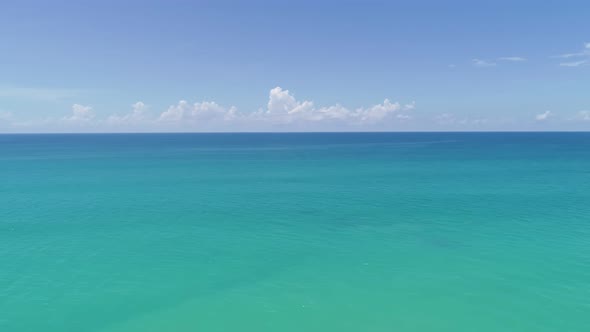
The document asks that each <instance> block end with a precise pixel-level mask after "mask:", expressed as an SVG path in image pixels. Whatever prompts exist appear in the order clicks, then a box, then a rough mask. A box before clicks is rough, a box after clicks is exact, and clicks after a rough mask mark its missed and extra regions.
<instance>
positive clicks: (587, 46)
mask: <svg viewBox="0 0 590 332" xmlns="http://www.w3.org/2000/svg"><path fill="white" fill-rule="evenodd" d="M554 58H560V59H572V58H580V60H576V61H570V62H561V63H560V64H559V65H560V66H561V67H579V66H583V65H586V64H587V63H588V62H589V61H590V43H584V47H583V48H582V50H581V51H579V52H574V53H566V54H561V55H557V56H554Z"/></svg>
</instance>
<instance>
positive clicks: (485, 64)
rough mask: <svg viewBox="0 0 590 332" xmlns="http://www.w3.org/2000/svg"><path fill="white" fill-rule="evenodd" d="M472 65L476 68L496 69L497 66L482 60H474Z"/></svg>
mask: <svg viewBox="0 0 590 332" xmlns="http://www.w3.org/2000/svg"><path fill="white" fill-rule="evenodd" d="M471 63H472V64H473V65H474V66H475V67H494V66H495V65H496V63H495V62H490V61H487V60H481V59H473V60H471Z"/></svg>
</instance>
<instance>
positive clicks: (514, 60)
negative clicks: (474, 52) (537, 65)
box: [498, 56, 526, 62]
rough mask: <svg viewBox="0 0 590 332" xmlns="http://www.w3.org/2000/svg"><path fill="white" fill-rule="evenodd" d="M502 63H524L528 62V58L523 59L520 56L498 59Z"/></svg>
mask: <svg viewBox="0 0 590 332" xmlns="http://www.w3.org/2000/svg"><path fill="white" fill-rule="evenodd" d="M498 60H500V61H511V62H523V61H526V58H522V57H519V56H505V57H500V58H498Z"/></svg>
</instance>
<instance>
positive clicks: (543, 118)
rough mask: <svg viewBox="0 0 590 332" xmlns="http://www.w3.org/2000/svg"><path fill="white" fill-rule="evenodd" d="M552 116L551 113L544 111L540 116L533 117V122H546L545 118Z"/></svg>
mask: <svg viewBox="0 0 590 332" xmlns="http://www.w3.org/2000/svg"><path fill="white" fill-rule="evenodd" d="M552 115H553V114H552V113H551V111H545V112H543V113H540V114H537V115H535V120H537V121H545V120H547V118H549V117H550V116H552Z"/></svg>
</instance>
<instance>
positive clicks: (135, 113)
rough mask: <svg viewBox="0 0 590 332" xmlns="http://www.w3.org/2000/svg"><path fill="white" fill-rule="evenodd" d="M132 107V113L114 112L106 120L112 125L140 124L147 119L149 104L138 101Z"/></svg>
mask: <svg viewBox="0 0 590 332" xmlns="http://www.w3.org/2000/svg"><path fill="white" fill-rule="evenodd" d="M131 107H132V111H131V113H127V114H124V115H117V114H113V115H111V116H109V117H108V118H107V120H106V122H107V123H108V124H111V125H138V124H140V123H142V122H144V120H146V114H145V113H146V112H145V111H146V109H147V106H146V105H145V104H144V103H143V102H141V101H138V102H136V103H135V104H133V105H131Z"/></svg>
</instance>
